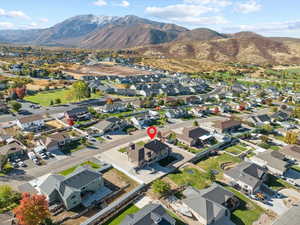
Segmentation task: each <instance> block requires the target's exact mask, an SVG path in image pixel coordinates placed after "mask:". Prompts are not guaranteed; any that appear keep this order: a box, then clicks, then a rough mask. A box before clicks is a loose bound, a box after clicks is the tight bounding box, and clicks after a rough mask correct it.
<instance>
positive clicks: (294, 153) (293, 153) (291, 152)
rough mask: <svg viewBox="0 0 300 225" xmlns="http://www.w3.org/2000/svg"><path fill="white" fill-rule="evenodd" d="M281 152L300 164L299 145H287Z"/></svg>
mask: <svg viewBox="0 0 300 225" xmlns="http://www.w3.org/2000/svg"><path fill="white" fill-rule="evenodd" d="M280 152H281V153H282V154H284V155H285V156H286V157H287V158H289V159H295V160H297V161H298V162H300V146H299V145H286V146H284V147H283V148H282V149H281V150H280Z"/></svg>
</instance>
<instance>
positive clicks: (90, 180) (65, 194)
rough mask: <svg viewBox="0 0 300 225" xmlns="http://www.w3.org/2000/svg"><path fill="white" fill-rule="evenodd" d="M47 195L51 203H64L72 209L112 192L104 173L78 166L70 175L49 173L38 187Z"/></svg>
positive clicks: (93, 201)
mask: <svg viewBox="0 0 300 225" xmlns="http://www.w3.org/2000/svg"><path fill="white" fill-rule="evenodd" d="M38 190H39V192H40V193H41V194H43V195H45V196H47V199H48V201H49V205H56V204H57V205H61V204H62V205H64V206H65V208H66V209H67V210H70V209H72V208H74V207H76V206H78V205H83V206H84V207H89V206H91V205H93V204H94V203H97V202H99V201H101V199H103V198H104V197H105V196H107V195H108V194H110V193H111V190H110V189H108V188H107V187H105V186H104V181H103V178H102V175H101V174H100V173H98V172H96V171H94V170H92V169H90V168H89V167H86V166H81V167H78V168H77V169H76V170H75V171H74V172H73V173H71V174H69V175H68V176H61V175H58V174H51V175H49V176H48V177H47V178H46V180H45V181H44V182H43V183H42V184H41V185H40V186H39V187H38Z"/></svg>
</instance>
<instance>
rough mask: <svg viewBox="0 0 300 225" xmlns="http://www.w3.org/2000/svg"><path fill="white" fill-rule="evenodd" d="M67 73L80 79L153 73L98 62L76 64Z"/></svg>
mask: <svg viewBox="0 0 300 225" xmlns="http://www.w3.org/2000/svg"><path fill="white" fill-rule="evenodd" d="M64 72H65V73H67V74H69V75H72V76H74V78H76V79H79V78H80V77H82V76H86V75H87V74H89V75H94V76H105V75H119V76H125V77H126V76H132V75H146V74H151V73H150V72H149V71H141V70H137V69H134V68H129V67H125V66H119V65H107V64H97V65H93V66H78V65H74V66H72V67H71V68H68V69H66V70H64Z"/></svg>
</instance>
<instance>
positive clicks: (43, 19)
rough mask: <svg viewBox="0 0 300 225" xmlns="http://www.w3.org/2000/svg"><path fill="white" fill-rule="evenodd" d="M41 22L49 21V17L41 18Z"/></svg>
mask: <svg viewBox="0 0 300 225" xmlns="http://www.w3.org/2000/svg"><path fill="white" fill-rule="evenodd" d="M39 22H41V23H48V22H49V19H47V18H41V19H39Z"/></svg>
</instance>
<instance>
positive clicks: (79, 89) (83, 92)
mask: <svg viewBox="0 0 300 225" xmlns="http://www.w3.org/2000/svg"><path fill="white" fill-rule="evenodd" d="M69 95H70V96H69V97H70V98H72V99H77V100H81V99H84V98H89V97H90V96H91V93H90V89H89V86H88V84H87V83H85V82H84V81H76V82H74V83H73V84H72V87H71V89H70V93H69Z"/></svg>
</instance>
